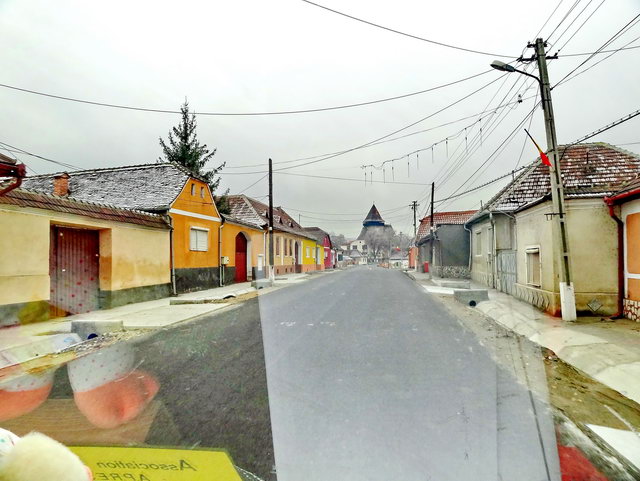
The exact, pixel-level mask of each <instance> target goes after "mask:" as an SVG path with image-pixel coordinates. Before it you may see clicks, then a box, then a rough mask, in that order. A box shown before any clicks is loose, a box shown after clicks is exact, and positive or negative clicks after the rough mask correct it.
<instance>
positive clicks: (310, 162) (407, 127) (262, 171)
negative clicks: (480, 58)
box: [223, 74, 506, 175]
mask: <svg viewBox="0 0 640 481" xmlns="http://www.w3.org/2000/svg"><path fill="white" fill-rule="evenodd" d="M504 75H506V74H504ZM501 78H502V76H500V77H497V78H495V79H494V80H491V81H490V82H488V83H486V84H484V85H482V86H481V87H479V88H477V89H476V90H474V91H472V92H471V93H469V94H467V95H465V96H463V97H461V98H459V99H458V100H456V101H454V102H452V103H450V104H448V105H446V106H444V107H442V108H440V109H438V110H437V111H435V112H432V113H430V114H429V115H427V116H425V117H422V118H421V119H419V120H416V121H415V122H412V123H410V124H408V125H405V126H404V127H401V128H399V129H397V130H394V131H393V132H390V133H388V134H385V135H383V136H381V137H378V138H377V139H374V140H371V141H369V142H366V143H364V144H360V145H358V146H356V147H351V148H349V149H346V150H343V151H340V152H338V153H336V154H332V155H329V156H325V157H322V158H320V159H315V160H311V161H307V162H303V163H301V164H297V165H292V166H289V167H281V168H279V169H274V172H281V171H283V170H289V169H295V168H298V167H303V166H305V165H311V164H316V163H318V162H324V161H325V160H329V159H333V158H335V157H338V156H340V155H344V154H347V153H349V152H354V151H356V150H359V149H362V148H364V147H367V146H369V145H371V144H373V143H374V142H378V141H380V140H384V139H387V138H389V137H392V136H393V135H395V134H397V133H400V132H402V131H404V130H407V129H410V128H411V127H413V126H414V125H418V124H419V123H422V122H424V121H425V120H428V119H430V118H432V117H434V116H436V115H438V114H440V113H442V112H444V111H445V110H447V109H450V108H451V107H453V106H455V105H457V104H459V103H460V102H463V101H464V100H466V99H468V98H469V97H471V96H473V95H475V94H477V93H478V92H480V91H482V90H484V89H485V88H487V87H489V86H490V85H492V84H494V83H495V82H497V81H498V80H500V79H501ZM265 172H267V171H265V170H259V171H250V172H228V171H223V173H225V174H231V175H246V174H263V173H265Z"/></svg>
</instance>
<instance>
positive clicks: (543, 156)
mask: <svg viewBox="0 0 640 481" xmlns="http://www.w3.org/2000/svg"><path fill="white" fill-rule="evenodd" d="M524 131H525V132H526V133H527V135H528V136H529V138H530V139H531V142H533V145H535V146H536V148H537V149H538V152H539V153H540V160H541V161H542V163H543V164H544V165H548V166H549V167H551V161H550V160H549V157H547V154H545V153H544V152H543V151H542V149H541V148H540V146H539V145H538V143H537V142H536V141H535V140H533V137H531V134H530V133H529V131H528V130H527V129H524Z"/></svg>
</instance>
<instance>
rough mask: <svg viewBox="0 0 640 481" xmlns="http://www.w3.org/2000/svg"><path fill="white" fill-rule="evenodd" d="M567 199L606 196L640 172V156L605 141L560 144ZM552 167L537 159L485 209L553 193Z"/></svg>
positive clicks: (528, 201) (524, 203) (510, 205)
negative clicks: (550, 179)
mask: <svg viewBox="0 0 640 481" xmlns="http://www.w3.org/2000/svg"><path fill="white" fill-rule="evenodd" d="M558 151H559V153H560V156H561V159H562V160H561V161H560V169H561V171H562V182H563V184H564V194H565V197H567V198H577V197H605V196H608V195H611V194H613V193H614V192H615V191H617V190H618V189H619V188H620V186H622V185H624V184H627V183H629V182H630V181H632V180H634V179H636V177H637V176H638V174H640V157H639V156H638V155H636V154H633V153H631V152H628V151H626V150H624V149H621V148H619V147H616V146H613V145H609V144H606V143H592V144H578V145H570V146H560V147H559V149H558ZM550 193H551V187H550V181H549V167H547V166H546V165H544V164H542V162H540V160H535V161H534V162H532V163H531V165H530V166H529V167H528V168H527V169H525V170H524V171H523V172H522V173H521V174H520V175H518V176H517V177H516V178H515V179H514V180H513V181H512V182H510V183H509V184H507V186H506V187H504V188H503V189H502V190H501V191H500V192H498V193H497V194H496V195H495V196H494V197H493V198H492V199H491V200H490V201H489V202H487V204H486V205H485V206H484V209H483V212H485V211H486V212H488V211H507V212H509V211H515V210H518V209H520V208H523V207H525V206H527V205H528V204H532V203H535V202H537V201H539V200H541V199H543V198H544V197H545V196H547V195H550Z"/></svg>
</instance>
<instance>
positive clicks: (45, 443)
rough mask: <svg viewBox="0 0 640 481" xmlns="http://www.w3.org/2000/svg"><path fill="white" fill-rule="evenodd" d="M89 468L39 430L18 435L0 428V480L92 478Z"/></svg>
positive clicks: (74, 480) (79, 480)
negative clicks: (38, 431) (20, 436)
mask: <svg viewBox="0 0 640 481" xmlns="http://www.w3.org/2000/svg"><path fill="white" fill-rule="evenodd" d="M92 480H93V476H92V474H91V470H90V469H89V468H87V467H86V466H85V465H84V464H82V461H80V459H79V458H78V456H76V455H75V454H73V453H72V452H71V451H70V450H69V449H67V448H66V447H65V446H64V445H62V444H60V443H59V442H57V441H54V440H53V439H51V438H50V437H48V436H45V435H44V434H40V433H29V434H27V435H26V436H24V437H22V438H19V437H18V436H16V435H15V434H13V433H12V432H10V431H7V430H6V429H2V428H0V481H92Z"/></svg>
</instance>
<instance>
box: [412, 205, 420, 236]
mask: <svg viewBox="0 0 640 481" xmlns="http://www.w3.org/2000/svg"><path fill="white" fill-rule="evenodd" d="M419 205H420V204H418V201H417V200H414V201H413V202H411V206H410V207H411V209H412V210H413V238H414V239H415V238H416V235H418V228H417V224H416V222H417V221H416V210H417V208H418V206H419Z"/></svg>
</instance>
